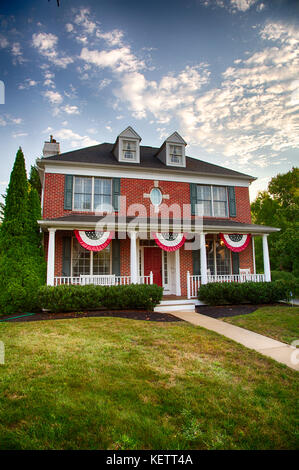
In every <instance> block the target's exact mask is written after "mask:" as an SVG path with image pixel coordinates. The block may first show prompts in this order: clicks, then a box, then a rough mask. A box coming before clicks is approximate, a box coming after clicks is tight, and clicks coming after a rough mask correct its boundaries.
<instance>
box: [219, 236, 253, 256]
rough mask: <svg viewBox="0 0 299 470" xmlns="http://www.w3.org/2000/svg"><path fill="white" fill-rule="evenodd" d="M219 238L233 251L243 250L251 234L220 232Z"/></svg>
mask: <svg viewBox="0 0 299 470" xmlns="http://www.w3.org/2000/svg"><path fill="white" fill-rule="evenodd" d="M220 238H221V240H223V242H224V244H225V246H226V247H227V248H228V249H229V250H231V251H234V252H240V251H243V250H245V248H247V246H248V245H249V242H250V239H251V235H250V234H244V235H243V234H241V233H220Z"/></svg>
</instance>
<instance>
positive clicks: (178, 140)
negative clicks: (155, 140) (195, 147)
mask: <svg viewBox="0 0 299 470" xmlns="http://www.w3.org/2000/svg"><path fill="white" fill-rule="evenodd" d="M165 142H170V143H172V144H183V145H185V146H186V145H187V142H185V140H184V139H183V137H182V136H181V135H180V134H179V133H178V132H177V131H175V132H174V133H173V134H171V135H170V136H169V137H167V139H166V140H165Z"/></svg>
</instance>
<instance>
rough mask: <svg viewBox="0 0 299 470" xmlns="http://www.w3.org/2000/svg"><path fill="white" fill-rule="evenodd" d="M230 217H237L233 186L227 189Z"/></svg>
mask: <svg viewBox="0 0 299 470" xmlns="http://www.w3.org/2000/svg"><path fill="white" fill-rule="evenodd" d="M227 192H228V205H229V215H230V217H237V207H236V193H235V188H234V186H228V187H227Z"/></svg>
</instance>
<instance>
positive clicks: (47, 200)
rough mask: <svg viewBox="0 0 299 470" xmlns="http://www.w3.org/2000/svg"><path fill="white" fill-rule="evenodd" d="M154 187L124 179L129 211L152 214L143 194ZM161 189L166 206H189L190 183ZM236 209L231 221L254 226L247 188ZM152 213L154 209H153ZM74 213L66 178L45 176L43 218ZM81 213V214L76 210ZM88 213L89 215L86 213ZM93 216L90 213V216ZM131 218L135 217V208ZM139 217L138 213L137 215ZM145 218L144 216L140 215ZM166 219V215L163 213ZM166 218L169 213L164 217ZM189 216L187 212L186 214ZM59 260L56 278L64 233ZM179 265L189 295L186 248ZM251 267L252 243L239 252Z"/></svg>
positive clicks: (125, 267)
mask: <svg viewBox="0 0 299 470" xmlns="http://www.w3.org/2000/svg"><path fill="white" fill-rule="evenodd" d="M153 187H154V180H144V179H141V180H140V179H126V178H124V179H122V180H121V195H122V196H124V195H125V196H126V197H127V201H126V207H127V208H128V207H129V205H131V204H143V205H144V206H145V208H146V211H147V214H144V216H149V215H150V206H151V204H150V199H149V198H144V197H143V195H144V193H146V194H149V193H150V191H151V189H152V188H153ZM159 188H160V189H161V191H162V194H164V195H169V199H163V204H165V205H166V206H168V207H169V206H170V205H173V204H178V205H180V207H181V210H182V206H183V204H186V205H188V204H190V185H189V184H188V183H180V182H172V181H159ZM235 192H236V206H237V217H235V218H232V220H235V221H238V222H243V223H251V215H250V202H249V191H248V188H243V187H236V188H235ZM152 210H153V208H152ZM124 211H125V207H121V211H120V212H121V213H122V214H124V213H125V212H124ZM71 213H72V212H71V211H66V210H64V175H61V174H54V173H46V174H45V186H44V205H43V217H44V218H56V217H62V216H65V215H68V214H71ZM76 213H77V214H78V213H79V212H77V211H76ZM83 214H86V212H83ZM88 214H90V213H88ZM128 215H135V213H134V208H133V211H132V212H131V213H129V214H128ZM136 215H138V212H137V213H136ZM140 215H141V216H142V214H140ZM161 215H162V216H163V212H162V214H161ZM165 215H166V214H165ZM184 215H185V216H187V215H188V212H187V213H185V214H184ZM181 216H183V211H182V213H180V211H177V212H175V213H174V214H173V217H181ZM45 250H46V253H47V235H45ZM55 251H56V257H55V259H56V261H55V275H56V276H59V275H61V270H62V233H61V232H59V231H57V232H56V244H55ZM180 264H181V288H182V295H186V292H185V289H186V287H185V285H186V275H187V274H186V273H187V271H188V270H189V271H190V272H192V269H193V267H192V252H191V251H189V250H188V251H187V250H184V249H181V250H180ZM120 265H121V275H129V274H130V240H129V238H127V239H126V240H121V260H120ZM248 267H250V269H251V272H253V261H252V245H251V244H250V245H249V246H248V247H247V248H246V250H244V251H243V252H241V253H240V268H248Z"/></svg>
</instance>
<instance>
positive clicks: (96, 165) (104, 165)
mask: <svg viewBox="0 0 299 470" xmlns="http://www.w3.org/2000/svg"><path fill="white" fill-rule="evenodd" d="M36 162H37V165H39V164H40V165H41V166H45V164H46V163H50V164H55V165H56V164H57V165H66V166H77V167H80V166H86V167H88V168H115V167H116V166H117V167H118V168H124V169H125V170H132V168H135V169H137V170H140V171H143V170H151V171H157V172H159V173H161V172H163V173H169V172H170V171H171V172H172V173H179V174H184V175H186V174H187V175H188V174H190V175H194V174H197V175H203V176H214V177H219V178H226V177H227V178H233V179H243V180H245V181H250V182H252V181H255V180H256V179H257V178H255V177H254V176H250V175H243V174H242V173H240V174H237V175H224V174H221V173H213V172H198V171H194V170H193V171H191V170H184V171H182V170H181V169H180V168H175V167H171V169H170V168H169V167H168V168H153V167H151V166H148V167H147V166H142V167H141V166H138V165H134V166H133V165H132V164H130V165H123V164H120V165H115V164H114V165H111V164H109V163H86V162H72V161H62V160H48V161H46V159H44V158H42V159H37V161H36Z"/></svg>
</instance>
